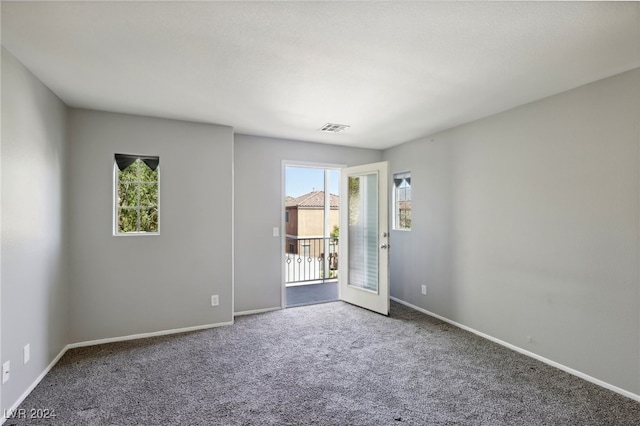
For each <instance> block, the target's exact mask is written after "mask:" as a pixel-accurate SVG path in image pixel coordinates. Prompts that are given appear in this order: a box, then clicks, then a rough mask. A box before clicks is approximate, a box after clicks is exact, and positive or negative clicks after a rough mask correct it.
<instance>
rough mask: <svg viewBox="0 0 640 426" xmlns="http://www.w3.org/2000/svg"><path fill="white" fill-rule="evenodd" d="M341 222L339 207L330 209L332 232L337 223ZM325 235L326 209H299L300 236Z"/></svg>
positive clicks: (330, 227)
mask: <svg viewBox="0 0 640 426" xmlns="http://www.w3.org/2000/svg"><path fill="white" fill-rule="evenodd" d="M338 224H339V211H338V209H331V210H330V211H329V230H328V232H327V234H330V233H331V231H332V230H333V227H334V226H335V225H338ZM323 235H324V210H323V209H298V236H299V237H322V236H323Z"/></svg>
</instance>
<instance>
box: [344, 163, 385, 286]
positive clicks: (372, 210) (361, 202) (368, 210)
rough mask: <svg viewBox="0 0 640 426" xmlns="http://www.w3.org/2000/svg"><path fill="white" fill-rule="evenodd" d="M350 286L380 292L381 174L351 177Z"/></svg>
mask: <svg viewBox="0 0 640 426" xmlns="http://www.w3.org/2000/svg"><path fill="white" fill-rule="evenodd" d="M348 208H349V211H348V218H349V222H348V232H349V280H348V285H349V286H351V287H356V288H360V289H364V290H369V291H373V292H376V293H377V292H378V175H377V174H375V173H373V174H365V175H360V176H349V194H348Z"/></svg>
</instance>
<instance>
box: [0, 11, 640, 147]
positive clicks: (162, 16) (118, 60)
mask: <svg viewBox="0 0 640 426" xmlns="http://www.w3.org/2000/svg"><path fill="white" fill-rule="evenodd" d="M1 14H2V44H3V45H4V46H5V47H6V48H7V49H8V50H9V51H10V52H11V53H12V54H13V55H14V56H16V57H17V58H18V59H19V60H20V61H21V62H22V63H23V64H25V66H27V68H29V69H30V70H31V71H32V72H33V73H34V74H35V75H36V76H37V77H38V78H39V79H40V80H42V81H43V82H44V83H45V84H46V85H47V86H48V87H49V88H51V90H53V91H54V92H55V93H56V94H57V95H58V96H59V97H60V98H61V99H62V100H63V101H64V102H66V103H67V104H68V105H69V106H74V107H82V108H91V109H98V110H106V111H115V112H124V113H131V114H141V115H149V116H157V117H167V118H176V119H184V120H191V121H199V122H209V123H218V124H225V125H229V126H233V127H234V128H235V131H236V132H237V133H245V134H253V135H262V136H271V137H280V138H289V139H297V140H305V141H316V142H324V143H333V144H341V145H350V146H359V147H369V148H386V147H390V146H393V145H397V144H399V143H402V142H406V141H408V140H412V139H415V138H418V137H421V136H425V135H428V134H430V133H433V132H436V131H439V130H444V129H447V128H450V127H452V126H455V125H458V124H462V123H465V122H469V121H472V120H475V119H478V118H481V117H485V116H488V115H491V114H495V113H497V112H500V111H504V110H506V109H509V108H512V107H514V106H517V105H522V104H524V103H528V102H531V101H534V100H537V99H540V98H543V97H546V96H549V95H552V94H555V93H559V92H562V91H565V90H569V89H571V88H574V87H577V86H580V85H582V84H585V83H588V82H591V81H595V80H598V79H601V78H604V77H608V76H611V75H614V74H617V73H620V72H623V71H626V70H629V69H632V68H636V67H638V66H640V4H639V3H635V2H629V3H612V2H606V3H600V2H588V3H577V2H569V3H565V2H532V3H531V2H526V3H525V2H499V3H493V2H491V3H485V2H473V3H466V2H455V3H451V2H448V3H435V2H256V3H250V2H224V3H223V2H135V3H133V2H70V3H59V2H44V3H32V2H16V3H14V2H5V1H3V2H2V9H1ZM327 122H332V123H339V124H347V125H350V126H351V127H349V128H348V129H347V130H346V131H344V132H342V133H339V134H326V133H321V132H319V131H318V130H317V129H318V128H320V127H321V126H322V125H324V124H325V123H327Z"/></svg>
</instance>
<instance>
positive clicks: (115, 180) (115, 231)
mask: <svg viewBox="0 0 640 426" xmlns="http://www.w3.org/2000/svg"><path fill="white" fill-rule="evenodd" d="M132 155H136V154H132ZM139 156H140V157H148V156H147V155H139ZM155 157H158V158H160V157H159V156H155ZM138 160H140V159H139V158H138ZM157 170H158V180H157V181H156V182H155V183H156V185H157V187H158V194H157V199H158V202H157V205H156V208H157V210H158V230H157V231H155V232H145V231H135V232H119V231H118V183H119V182H120V181H119V179H118V172H119V171H120V169H119V168H118V164H117V162H116V159H115V154H114V159H113V200H112V204H113V206H112V207H113V227H112V234H113V236H114V237H138V236H155V235H160V226H161V218H160V216H161V214H160V179H161V178H160V165H158V167H157ZM136 182H137V183H138V184H139V183H140V182H141V181H136ZM142 183H145V182H142ZM139 203H140V200H139V198H138V204H137V205H136V206H135V207H136V208H138V209H139V208H140V207H141V206H140V205H139Z"/></svg>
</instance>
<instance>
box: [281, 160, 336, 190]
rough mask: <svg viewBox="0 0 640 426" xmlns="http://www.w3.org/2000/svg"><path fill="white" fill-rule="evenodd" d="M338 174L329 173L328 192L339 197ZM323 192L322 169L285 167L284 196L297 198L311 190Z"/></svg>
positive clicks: (333, 171)
mask: <svg viewBox="0 0 640 426" xmlns="http://www.w3.org/2000/svg"><path fill="white" fill-rule="evenodd" d="M339 187H340V173H339V172H338V170H330V171H329V192H330V193H332V194H336V195H339V193H338V191H339V190H338V188H339ZM314 189H315V190H316V191H322V190H324V169H315V168H305V167H287V168H286V170H285V194H286V195H289V196H291V197H299V196H301V195H303V194H307V193H309V192H311V191H313V190H314Z"/></svg>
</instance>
